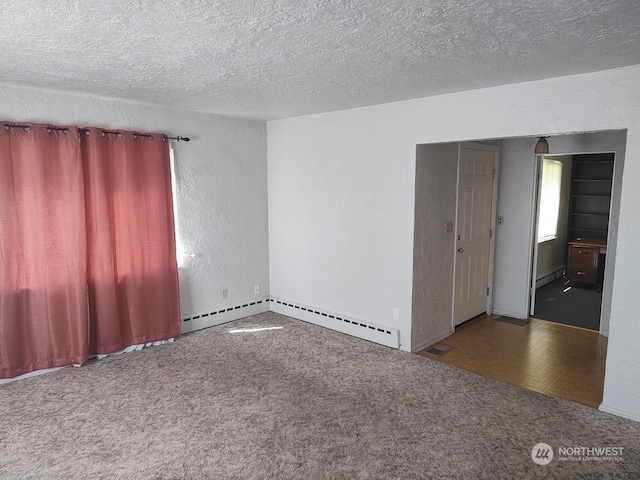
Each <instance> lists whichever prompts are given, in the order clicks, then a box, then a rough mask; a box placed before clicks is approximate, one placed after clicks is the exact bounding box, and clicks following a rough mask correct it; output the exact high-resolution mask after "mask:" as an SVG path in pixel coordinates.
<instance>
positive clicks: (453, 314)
mask: <svg viewBox="0 0 640 480" xmlns="http://www.w3.org/2000/svg"><path fill="white" fill-rule="evenodd" d="M461 149H462V143H461V142H458V158H457V159H456V162H457V164H458V165H457V168H456V206H455V208H456V210H455V212H456V214H455V217H454V220H453V226H454V228H453V245H452V247H453V283H452V284H451V291H452V292H453V295H451V330H453V331H455V329H456V271H457V270H456V267H457V264H458V255H457V253H458V208H459V205H460V201H459V200H460V150H461Z"/></svg>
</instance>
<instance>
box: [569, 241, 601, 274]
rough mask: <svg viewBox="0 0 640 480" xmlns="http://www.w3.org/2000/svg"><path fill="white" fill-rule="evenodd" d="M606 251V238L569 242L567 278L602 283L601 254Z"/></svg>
mask: <svg viewBox="0 0 640 480" xmlns="http://www.w3.org/2000/svg"><path fill="white" fill-rule="evenodd" d="M606 253H607V242H606V240H595V239H593V240H589V239H579V240H574V241H571V242H569V255H568V260H567V278H568V279H569V280H572V281H574V282H584V283H594V284H597V283H600V282H601V278H600V277H601V275H600V271H601V270H602V265H601V263H600V256H601V255H605V254H606Z"/></svg>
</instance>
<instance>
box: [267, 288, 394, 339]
mask: <svg viewBox="0 0 640 480" xmlns="http://www.w3.org/2000/svg"><path fill="white" fill-rule="evenodd" d="M267 303H268V304H269V307H268V308H269V310H271V311H272V312H276V313H281V314H282V315H287V316H289V317H293V318H295V319H297V320H302V321H303V322H309V323H313V324H314V325H318V326H320V327H325V328H329V329H331V330H335V331H338V332H341V333H346V334H347V335H351V336H354V337H358V338H361V339H363V340H368V341H370V342H374V343H378V344H380V345H385V346H387V347H391V348H400V335H399V333H400V332H399V330H398V329H397V328H392V327H387V326H384V325H377V324H375V323H371V322H368V321H364V320H360V319H357V318H353V317H349V316H347V315H342V314H339V313H335V312H330V311H328V310H322V309H320V308H317V307H311V306H309V305H302V304H299V303H293V302H291V301H288V300H284V299H282V298H278V297H270V298H269V300H268V301H267Z"/></svg>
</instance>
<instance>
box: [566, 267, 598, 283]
mask: <svg viewBox="0 0 640 480" xmlns="http://www.w3.org/2000/svg"><path fill="white" fill-rule="evenodd" d="M567 278H568V279H569V280H571V281H573V282H584V283H596V282H597V270H596V269H595V268H591V269H581V268H576V267H568V268H567Z"/></svg>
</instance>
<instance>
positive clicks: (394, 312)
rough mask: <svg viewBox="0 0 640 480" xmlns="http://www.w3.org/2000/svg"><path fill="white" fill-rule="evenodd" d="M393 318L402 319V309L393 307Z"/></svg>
mask: <svg viewBox="0 0 640 480" xmlns="http://www.w3.org/2000/svg"><path fill="white" fill-rule="evenodd" d="M393 319H394V320H400V309H398V308H394V309H393Z"/></svg>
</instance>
